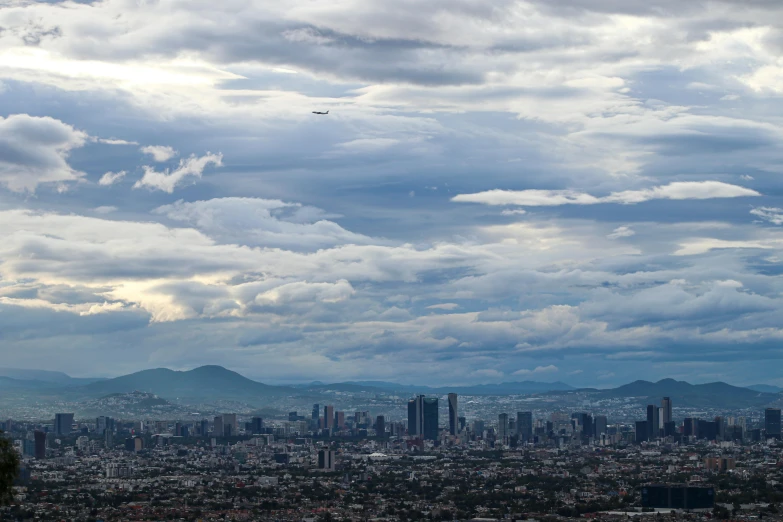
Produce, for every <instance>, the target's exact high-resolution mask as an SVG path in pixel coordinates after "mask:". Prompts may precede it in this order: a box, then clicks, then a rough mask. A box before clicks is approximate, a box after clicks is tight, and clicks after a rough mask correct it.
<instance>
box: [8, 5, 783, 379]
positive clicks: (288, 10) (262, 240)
mask: <svg viewBox="0 0 783 522" xmlns="http://www.w3.org/2000/svg"><path fill="white" fill-rule="evenodd" d="M781 51H783V5H782V4H781V3H780V2H778V1H772V0H722V1H693V2H683V1H681V0H678V1H674V0H644V1H642V0H528V1H523V0H497V1H494V2H487V1H486V0H428V1H426V2H425V1H414V0H394V1H387V0H374V1H372V2H367V1H360V0H289V1H286V2H279V1H271V0H269V1H266V0H222V1H221V2H214V1H207V0H102V1H95V2H90V1H85V0H79V1H65V2H60V1H56V0H47V1H38V2H36V1H32V0H0V116H2V118H0V353H2V359H3V365H4V366H15V367H33V368H43V369H50V370H62V371H66V372H68V373H70V374H72V375H75V376H87V375H100V376H114V375H119V374H123V373H128V372H131V371H136V370H141V369H146V368H151V367H170V368H175V369H188V368H192V367H194V366H198V365H201V364H221V365H224V366H226V367H228V368H231V369H234V370H237V371H240V372H242V373H243V374H245V375H248V376H250V377H253V378H257V379H259V380H262V381H265V382H270V383H281V382H295V381H311V380H316V379H317V380H321V381H339V380H349V379H351V380H354V379H383V380H394V381H398V382H404V383H429V384H457V383H462V384H466V383H490V382H501V381H512V380H539V381H555V380H561V381H564V382H567V383H569V384H572V385H589V386H601V387H604V386H610V385H615V384H620V383H624V382H628V381H631V380H635V379H638V378H646V379H659V378H664V377H674V378H679V379H687V380H689V381H691V382H708V381H714V380H726V381H728V382H732V383H735V384H753V383H758V382H767V383H773V384H783V377H781V374H780V371H779V369H780V366H781V358H782V357H783V349H782V348H781V346H782V344H781V343H782V342H783V330H782V329H781V328H783V324H782V323H781V319H782V318H783V313H782V312H783V296H781V290H783V280H782V279H781V273H783V270H781V259H783V183H781V175H783V147H781V146H782V145H783V127H782V126H781V123H783V122H782V121H781V114H783V99H781V94H783V59H781V58H780V56H781ZM314 110H317V111H326V110H329V111H330V113H329V115H328V116H317V115H314V114H311V112H312V111H314Z"/></svg>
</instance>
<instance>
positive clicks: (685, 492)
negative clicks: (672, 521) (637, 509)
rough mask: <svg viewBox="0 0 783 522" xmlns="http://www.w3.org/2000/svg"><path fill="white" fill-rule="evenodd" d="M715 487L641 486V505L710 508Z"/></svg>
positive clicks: (670, 507)
mask: <svg viewBox="0 0 783 522" xmlns="http://www.w3.org/2000/svg"><path fill="white" fill-rule="evenodd" d="M714 506H715V488H711V487H693V486H684V485H676V486H667V485H650V486H643V487H642V507H647V508H660V509H665V508H669V509H711V508H713V507H714Z"/></svg>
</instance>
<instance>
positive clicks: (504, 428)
mask: <svg viewBox="0 0 783 522" xmlns="http://www.w3.org/2000/svg"><path fill="white" fill-rule="evenodd" d="M507 439H508V413H501V414H500V415H498V437H497V440H499V441H503V440H507Z"/></svg>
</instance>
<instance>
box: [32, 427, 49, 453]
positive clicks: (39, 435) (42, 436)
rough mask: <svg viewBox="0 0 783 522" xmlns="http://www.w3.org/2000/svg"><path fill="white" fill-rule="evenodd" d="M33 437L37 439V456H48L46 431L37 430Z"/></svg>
mask: <svg viewBox="0 0 783 522" xmlns="http://www.w3.org/2000/svg"><path fill="white" fill-rule="evenodd" d="M33 437H34V440H35V450H34V452H35V458H36V459H45V458H46V433H44V432H42V431H38V430H36V431H35V432H34V433H33Z"/></svg>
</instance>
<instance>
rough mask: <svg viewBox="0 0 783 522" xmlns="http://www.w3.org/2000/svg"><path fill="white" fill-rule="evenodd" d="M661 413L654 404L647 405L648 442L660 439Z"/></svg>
mask: <svg viewBox="0 0 783 522" xmlns="http://www.w3.org/2000/svg"><path fill="white" fill-rule="evenodd" d="M659 421H660V413H659V411H658V407H657V406H655V405H654V404H648V405H647V440H653V439H657V438H658V431H659V426H658V422H659Z"/></svg>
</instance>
